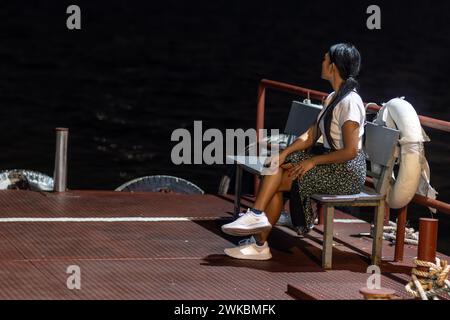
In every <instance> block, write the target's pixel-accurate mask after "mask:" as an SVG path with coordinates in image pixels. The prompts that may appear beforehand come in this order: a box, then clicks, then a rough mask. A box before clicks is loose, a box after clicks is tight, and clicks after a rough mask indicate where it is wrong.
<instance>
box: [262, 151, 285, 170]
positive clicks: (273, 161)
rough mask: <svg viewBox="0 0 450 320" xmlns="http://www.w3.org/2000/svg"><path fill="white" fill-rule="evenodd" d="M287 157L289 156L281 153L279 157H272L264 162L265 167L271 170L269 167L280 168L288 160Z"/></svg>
mask: <svg viewBox="0 0 450 320" xmlns="http://www.w3.org/2000/svg"><path fill="white" fill-rule="evenodd" d="M286 157H287V154H286V153H284V152H280V153H279V154H277V155H274V156H270V157H268V158H267V159H266V161H265V162H264V167H265V168H269V167H272V168H278V167H279V166H280V165H281V164H283V162H284V161H285V160H286Z"/></svg>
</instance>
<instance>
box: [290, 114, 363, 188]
mask: <svg viewBox="0 0 450 320" xmlns="http://www.w3.org/2000/svg"><path fill="white" fill-rule="evenodd" d="M342 136H343V140H344V148H343V149H340V150H336V151H333V152H330V153H328V154H323V155H319V156H314V157H312V158H310V159H307V160H304V161H302V162H300V163H299V164H297V165H295V166H293V167H292V168H291V169H289V174H288V175H289V176H290V177H291V178H292V179H296V178H298V177H302V176H303V175H304V174H305V173H306V172H308V171H309V170H311V169H312V168H314V167H315V166H316V165H319V164H328V163H342V162H345V161H348V160H351V159H353V158H355V157H356V156H357V155H358V141H359V123H357V122H354V121H346V122H345V123H344V124H343V125H342Z"/></svg>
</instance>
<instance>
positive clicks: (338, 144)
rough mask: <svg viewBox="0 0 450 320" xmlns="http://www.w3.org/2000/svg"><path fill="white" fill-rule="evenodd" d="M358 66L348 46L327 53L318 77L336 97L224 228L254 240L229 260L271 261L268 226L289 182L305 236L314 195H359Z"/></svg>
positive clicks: (362, 168) (362, 170)
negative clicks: (297, 200)
mask: <svg viewBox="0 0 450 320" xmlns="http://www.w3.org/2000/svg"><path fill="white" fill-rule="evenodd" d="M360 64H361V57H360V54H359V52H358V50H357V49H356V48H355V47H354V46H353V45H351V44H347V43H340V44H336V45H333V46H332V47H331V48H330V49H329V50H328V52H327V53H326V54H325V56H324V59H323V62H322V78H323V79H326V80H328V81H329V82H330V84H331V86H332V87H333V90H334V92H332V93H331V94H330V95H329V96H328V97H327V99H326V100H325V105H324V108H323V110H322V111H321V112H320V114H319V116H318V118H317V122H316V124H314V125H312V126H311V127H310V128H309V129H308V130H307V131H306V132H305V133H304V134H302V135H301V136H300V137H299V138H298V139H297V140H296V141H295V142H294V143H293V144H291V145H290V146H288V147H287V148H286V149H285V150H283V151H282V152H281V153H280V154H279V158H278V163H276V164H275V165H277V166H279V168H278V170H277V172H276V174H274V175H268V176H265V177H264V180H263V182H262V184H261V187H260V189H259V192H258V195H257V197H256V201H255V204H254V207H253V208H251V209H248V210H247V212H245V213H244V212H243V213H241V214H240V217H239V218H238V219H236V220H235V221H233V222H231V223H228V224H225V225H223V226H222V231H223V232H225V233H227V234H231V235H235V236H245V235H254V236H252V237H251V238H250V239H245V240H244V241H241V242H240V243H239V246H238V247H235V248H229V249H225V253H226V254H227V255H228V256H230V257H233V258H238V259H250V260H267V259H270V258H271V257H272V255H271V253H270V249H269V246H268V244H267V241H266V240H267V238H268V236H269V233H270V230H271V228H272V225H274V224H275V223H276V222H277V221H278V218H279V217H280V214H281V209H282V206H283V192H284V191H290V190H291V187H292V184H293V183H297V184H298V189H299V198H300V203H301V209H302V211H303V214H304V221H305V225H304V226H302V227H301V228H300V229H299V233H301V234H306V233H307V232H309V231H310V229H311V228H312V226H313V224H314V220H315V216H314V213H313V210H312V207H311V201H310V196H311V195H312V194H315V193H322V194H355V193H359V192H360V191H361V188H362V186H363V184H364V181H365V177H366V162H365V155H364V152H363V151H362V136H363V134H364V121H365V108H364V104H363V102H362V100H361V97H360V96H359V95H358V93H357V92H356V89H357V87H358V82H357V81H356V76H357V75H358V73H359V69H360ZM321 135H322V136H323V148H322V150H321V152H315V154H313V153H312V152H311V151H310V150H309V149H311V147H313V146H314V145H315V143H316V141H317V139H318V138H319V137H320V136H321ZM269 161H276V160H275V158H273V159H269ZM278 164H281V165H278ZM272 165H274V164H272Z"/></svg>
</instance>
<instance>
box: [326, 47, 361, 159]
mask: <svg viewBox="0 0 450 320" xmlns="http://www.w3.org/2000/svg"><path fill="white" fill-rule="evenodd" d="M328 55H329V56H330V62H331V63H334V65H335V66H336V67H337V68H338V70H339V74H340V75H341V77H342V79H343V80H344V82H343V83H342V85H341V87H340V88H339V90H338V91H337V92H335V94H334V96H333V99H332V100H331V102H330V103H329V104H328V106H327V108H326V109H325V111H324V113H323V114H322V116H321V117H320V118H322V117H323V118H324V129H325V130H324V131H325V136H326V138H327V141H328V144H329V145H330V148H331V150H336V148H335V146H334V143H333V139H332V137H331V121H332V119H333V110H334V108H335V107H336V106H337V104H338V103H339V102H341V101H342V99H344V98H345V97H346V96H347V95H348V94H349V93H350V92H352V91H353V90H354V89H357V88H358V87H359V84H358V81H356V77H357V76H358V74H359V69H360V66H361V56H360V54H359V51H358V50H357V49H356V47H355V46H354V45H352V44H349V43H338V44H335V45H333V46H331V47H330V49H329V50H328ZM320 121H321V119H319V121H318V124H319V122H320Z"/></svg>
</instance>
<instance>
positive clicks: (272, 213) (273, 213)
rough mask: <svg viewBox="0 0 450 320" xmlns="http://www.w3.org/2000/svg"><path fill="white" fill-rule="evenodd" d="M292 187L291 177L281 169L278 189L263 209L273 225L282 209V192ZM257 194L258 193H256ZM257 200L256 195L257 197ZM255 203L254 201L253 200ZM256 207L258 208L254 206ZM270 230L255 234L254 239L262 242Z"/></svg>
mask: <svg viewBox="0 0 450 320" xmlns="http://www.w3.org/2000/svg"><path fill="white" fill-rule="evenodd" d="M291 187H292V179H291V178H289V177H288V176H287V172H286V171H283V172H282V174H281V183H280V185H279V186H278V190H277V191H276V192H275V194H274V195H273V196H272V199H271V200H270V202H269V203H268V205H267V206H266V209H265V213H266V216H267V218H268V219H269V222H270V224H271V225H272V226H273V225H274V224H275V223H276V222H277V221H278V219H279V218H280V215H281V210H282V209H283V192H285V191H289V190H291ZM258 196H259V194H258ZM257 200H258V197H257ZM255 203H256V202H255ZM255 208H256V207H255ZM256 209H258V208H256ZM258 210H261V209H258ZM270 231H271V230H269V231H265V232H262V233H260V234H258V235H255V239H256V240H257V241H258V242H259V243H264V242H265V241H266V240H267V238H268V237H269V234H270Z"/></svg>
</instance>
